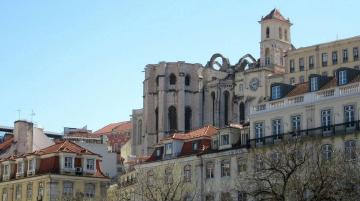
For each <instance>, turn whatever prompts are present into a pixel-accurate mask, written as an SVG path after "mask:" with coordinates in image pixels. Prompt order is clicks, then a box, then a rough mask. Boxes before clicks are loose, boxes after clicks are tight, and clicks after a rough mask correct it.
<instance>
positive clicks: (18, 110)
mask: <svg viewBox="0 0 360 201" xmlns="http://www.w3.org/2000/svg"><path fill="white" fill-rule="evenodd" d="M16 111H17V112H18V120H20V114H21V110H20V109H17V110H16Z"/></svg>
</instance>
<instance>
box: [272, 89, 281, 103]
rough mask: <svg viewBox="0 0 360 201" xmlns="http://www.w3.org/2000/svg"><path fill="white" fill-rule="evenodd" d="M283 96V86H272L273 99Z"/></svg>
mask: <svg viewBox="0 0 360 201" xmlns="http://www.w3.org/2000/svg"><path fill="white" fill-rule="evenodd" d="M280 97H281V87H280V86H273V87H271V99H274V100H275V99H279V98H280Z"/></svg>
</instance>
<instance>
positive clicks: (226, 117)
mask: <svg viewBox="0 0 360 201" xmlns="http://www.w3.org/2000/svg"><path fill="white" fill-rule="evenodd" d="M229 98H230V94H229V92H228V91H225V92H224V125H229Z"/></svg>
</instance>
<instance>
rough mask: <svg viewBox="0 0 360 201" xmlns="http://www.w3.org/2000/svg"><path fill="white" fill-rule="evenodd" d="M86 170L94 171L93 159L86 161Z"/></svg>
mask: <svg viewBox="0 0 360 201" xmlns="http://www.w3.org/2000/svg"><path fill="white" fill-rule="evenodd" d="M86 169H88V170H95V160H94V159H86Z"/></svg>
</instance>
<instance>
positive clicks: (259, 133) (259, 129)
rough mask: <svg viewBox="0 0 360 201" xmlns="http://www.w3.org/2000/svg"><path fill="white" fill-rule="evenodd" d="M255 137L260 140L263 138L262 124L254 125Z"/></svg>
mask: <svg viewBox="0 0 360 201" xmlns="http://www.w3.org/2000/svg"><path fill="white" fill-rule="evenodd" d="M255 137H256V138H257V139H258V140H260V139H261V138H262V137H263V123H262V122H259V123H255ZM258 142H260V141H258Z"/></svg>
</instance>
